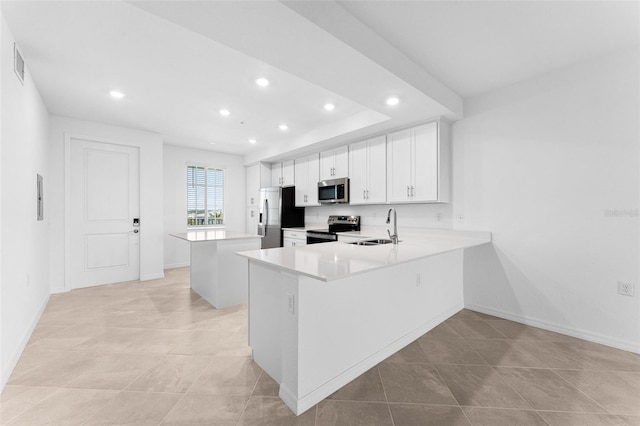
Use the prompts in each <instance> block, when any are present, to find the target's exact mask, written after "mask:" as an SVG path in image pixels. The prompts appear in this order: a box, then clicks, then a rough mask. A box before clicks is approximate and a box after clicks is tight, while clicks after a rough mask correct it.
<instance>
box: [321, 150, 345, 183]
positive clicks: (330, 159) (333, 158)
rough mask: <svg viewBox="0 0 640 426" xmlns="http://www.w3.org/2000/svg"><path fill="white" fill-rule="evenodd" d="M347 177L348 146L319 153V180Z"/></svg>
mask: <svg viewBox="0 0 640 426" xmlns="http://www.w3.org/2000/svg"><path fill="white" fill-rule="evenodd" d="M343 177H349V146H348V145H345V146H341V147H338V148H334V149H330V150H327V151H322V152H321V153H320V180H327V179H336V178H343Z"/></svg>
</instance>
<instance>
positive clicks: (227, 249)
mask: <svg viewBox="0 0 640 426" xmlns="http://www.w3.org/2000/svg"><path fill="white" fill-rule="evenodd" d="M171 236H173V237H176V238H180V239H182V240H185V241H188V242H189V243H190V244H189V246H190V247H189V248H190V251H191V288H192V289H193V291H195V292H196V293H198V294H199V295H200V296H201V297H202V298H203V299H205V300H206V301H207V302H209V303H210V304H211V305H212V306H213V307H214V308H216V309H220V308H224V307H227V306H232V305H237V304H239V303H247V298H248V296H247V287H248V280H249V277H248V271H247V264H246V261H245V260H244V259H242V258H239V257H238V256H236V255H235V253H236V252H238V251H244V250H259V249H260V241H261V237H260V236H259V235H254V234H245V233H241V232H233V231H227V230H223V229H213V230H203V231H190V232H186V233H182V234H171Z"/></svg>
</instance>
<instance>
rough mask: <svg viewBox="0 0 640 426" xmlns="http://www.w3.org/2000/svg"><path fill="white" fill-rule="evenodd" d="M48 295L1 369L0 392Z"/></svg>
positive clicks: (40, 314) (36, 323)
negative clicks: (5, 364)
mask: <svg viewBox="0 0 640 426" xmlns="http://www.w3.org/2000/svg"><path fill="white" fill-rule="evenodd" d="M49 297H50V295H48V294H47V297H45V299H44V301H43V303H42V305H41V306H40V308H39V309H38V312H36V314H35V316H34V317H33V318H32V319H31V323H29V327H27V329H26V330H25V332H24V333H23V334H22V338H21V339H20V342H18V347H16V348H15V350H14V351H13V353H12V354H11V356H10V357H9V362H8V363H7V368H6V369H5V370H3V371H2V377H1V378H0V380H1V381H0V392H2V390H3V389H4V387H5V385H6V384H7V382H8V381H9V377H11V373H13V370H14V368H16V365H18V361H19V360H20V356H21V355H22V352H23V351H24V348H26V347H27V343H29V339H30V338H31V335H32V334H33V330H35V329H36V326H37V325H38V321H40V317H42V314H43V313H44V310H45V308H46V307H47V303H49Z"/></svg>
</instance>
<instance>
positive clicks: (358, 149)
mask: <svg viewBox="0 0 640 426" xmlns="http://www.w3.org/2000/svg"><path fill="white" fill-rule="evenodd" d="M386 154H387V153H386V136H385V135H382V136H378V137H376V138H373V139H369V140H365V141H361V142H357V143H354V144H351V145H349V173H350V175H349V186H350V195H349V203H350V204H375V203H385V202H386V201H387V173H386V170H387V160H386Z"/></svg>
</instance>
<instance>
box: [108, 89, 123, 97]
mask: <svg viewBox="0 0 640 426" xmlns="http://www.w3.org/2000/svg"><path fill="white" fill-rule="evenodd" d="M109 94H110V95H111V97H112V98H116V99H122V98H124V93H122V92H118V91H117V90H112V91H110V92H109Z"/></svg>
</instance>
